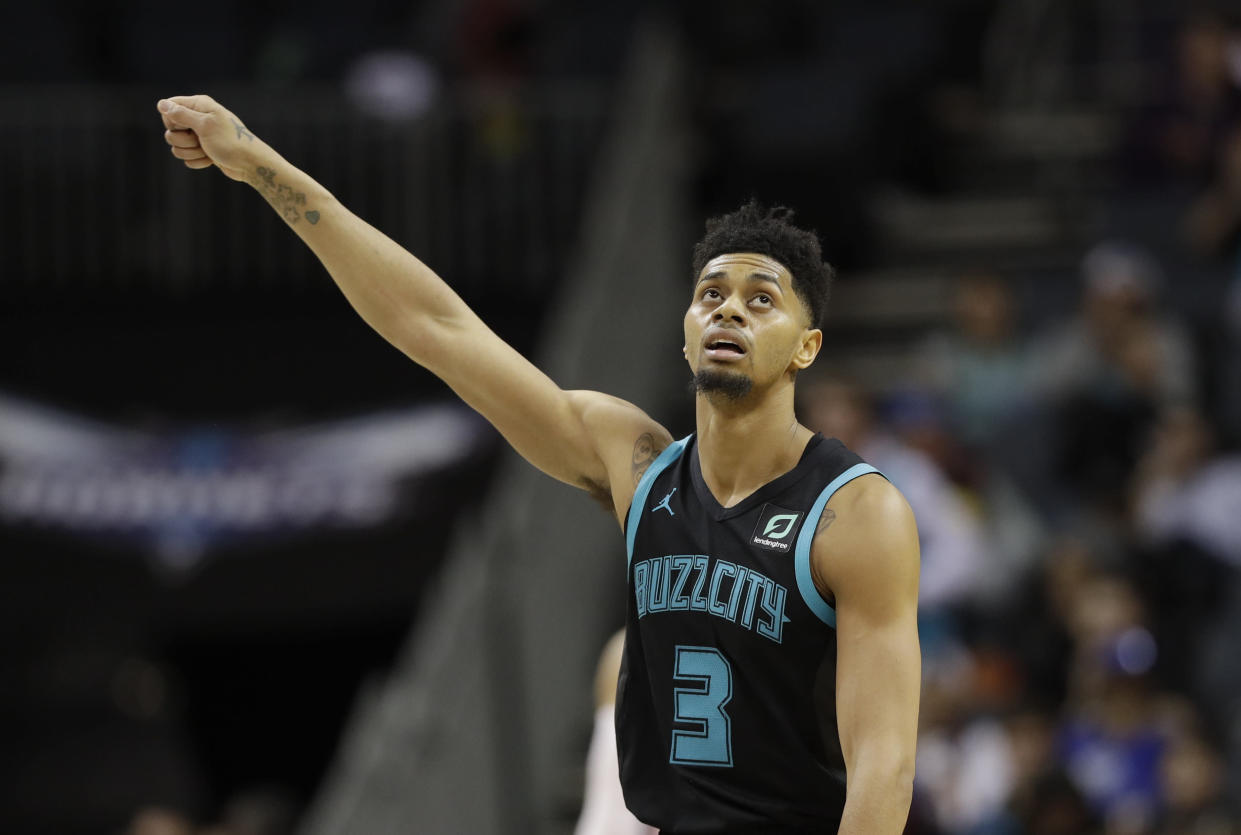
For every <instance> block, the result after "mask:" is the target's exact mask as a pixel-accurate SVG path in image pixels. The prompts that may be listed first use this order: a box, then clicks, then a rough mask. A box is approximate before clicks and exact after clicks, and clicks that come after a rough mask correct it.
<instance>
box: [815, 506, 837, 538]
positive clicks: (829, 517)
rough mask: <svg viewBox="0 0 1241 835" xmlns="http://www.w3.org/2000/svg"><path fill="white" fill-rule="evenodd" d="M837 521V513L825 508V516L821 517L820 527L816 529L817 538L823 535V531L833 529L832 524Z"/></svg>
mask: <svg viewBox="0 0 1241 835" xmlns="http://www.w3.org/2000/svg"><path fill="white" fill-rule="evenodd" d="M835 521H836V511H834V510H832V509H831V508H830V507H825V508H823V515H822V516H820V517H819V526H818V527H817V528H815V529H814V533H815V536H818V535H819V534H821V533H823V531H825V530H827V529H828V528H829V527H831V525H832V522H835Z"/></svg>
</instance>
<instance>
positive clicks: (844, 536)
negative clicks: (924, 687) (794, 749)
mask: <svg viewBox="0 0 1241 835" xmlns="http://www.w3.org/2000/svg"><path fill="white" fill-rule="evenodd" d="M828 513H832V514H834V516H832V517H828ZM824 516H825V519H824V521H826V522H828V523H829V524H830V527H827V528H826V529H824V528H822V527H821V529H820V530H821V532H820V533H819V535H818V536H817V537H816V539H815V545H814V550H813V551H812V562H811V568H812V573H813V575H814V578H815V585H816V586H818V587H819V589H820V590H821V591H825V592H830V594H831V595H832V596H833V597H834V598H835V604H836V605H835V608H836V646H837V656H836V718H837V722H838V727H839V729H840V743H841V749H842V751H843V753H844V757H845V768H846V770H847V774H848V785H847V789H846V795H845V810H844V818H843V819H842V821H841V824H840V833H841V835H861V833H866V835H898V833H900V832H902V831H903V830H904V827H905V819H906V817H907V816H908V814H909V804H910V801H911V799H912V795H913V770H914V748H915V744H916V741H917V733H918V698H919V690H920V683H921V677H922V661H921V655H920V652H919V648H918V617H917V616H918V532H917V529H916V527H915V525H914V518H913V513H912V511H910V509H909V505H908V504H907V503H906V502H905V498H904V497H903V496H902V495H901V494H900V493H899V492H898V491H897V489H896V488H895V487H893V486H892V485H891V484H890V483H889V482H887V481H886V480H884V479H883V478H882V477H881V476H878V475H866V476H862V477H861V478H858V479H857V480H855V481H853V482H850V483H849V484H846V485H845V486H844V487H842V488H841V489H840V490H839V491H838V492H837V494H836V495H835V496H833V497H832V500H831V501H830V502H829V503H828V507H827V510H826V511H825V512H824ZM822 525H823V521H821V522H820V526H822Z"/></svg>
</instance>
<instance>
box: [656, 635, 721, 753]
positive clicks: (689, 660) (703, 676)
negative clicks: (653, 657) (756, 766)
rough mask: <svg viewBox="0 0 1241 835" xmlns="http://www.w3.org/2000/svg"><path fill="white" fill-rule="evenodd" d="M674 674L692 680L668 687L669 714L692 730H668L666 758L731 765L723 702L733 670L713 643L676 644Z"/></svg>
mask: <svg viewBox="0 0 1241 835" xmlns="http://www.w3.org/2000/svg"><path fill="white" fill-rule="evenodd" d="M672 675H673V677H674V678H678V679H686V680H688V681H692V682H694V684H693V686H690V687H675V688H673V691H672V701H673V718H674V720H675V721H676V722H678V723H680V724H685V725H692V726H694V727H695V730H692V731H677V730H674V731H673V732H672V756H671V757H670V758H669V761H670V762H673V763H677V764H678V765H712V766H724V767H725V768H731V767H732V764H733V740H732V727H731V725H730V722H729V718H728V714H727V713H725V712H724V705H726V704H728V702H729V700H730V699H732V697H733V671H732V667H730V666H729V664H728V659H727V658H725V657H724V656H723V654H722V653H720V651H719V650H718V649H715V648H714V647H677V648H676V664H675V666H674V668H673V672H672Z"/></svg>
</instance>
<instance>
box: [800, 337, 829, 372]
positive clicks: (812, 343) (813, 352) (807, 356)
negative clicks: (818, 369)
mask: <svg viewBox="0 0 1241 835" xmlns="http://www.w3.org/2000/svg"><path fill="white" fill-rule="evenodd" d="M822 347H823V331H821V330H819V329H818V328H810V329H808V330H806V331H805V332H804V333H803V334H802V340H801V345H800V346H798V348H797V353H795V354H793V367H794V368H796V369H797V370H798V371H801V370H802V369H805V368H809V367H810V364H811V363H813V362H814V358H815V357H817V356H818V355H819V349H820V348H822Z"/></svg>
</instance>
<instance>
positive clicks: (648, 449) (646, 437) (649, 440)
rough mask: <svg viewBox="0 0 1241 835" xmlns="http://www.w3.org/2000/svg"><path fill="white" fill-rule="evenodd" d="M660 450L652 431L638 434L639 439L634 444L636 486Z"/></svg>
mask: <svg viewBox="0 0 1241 835" xmlns="http://www.w3.org/2000/svg"><path fill="white" fill-rule="evenodd" d="M659 453H660V450H658V449H656V448H655V436H654V435H652V434H651V433H650V432H643V433H642V434H641V435H639V436H638V440H636V441H634V444H633V463H632V465H631V466H632V468H633V483H634V486H635V487H636V486H637V485H638V482H639V481H641V480H642V476H643V474H644V473H646V470H647V468H648V467H650V466H651V463H652V462H653V461H654V460H655V457H656V456H657V455H659Z"/></svg>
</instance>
